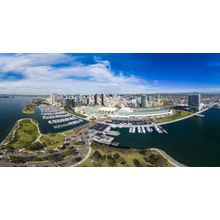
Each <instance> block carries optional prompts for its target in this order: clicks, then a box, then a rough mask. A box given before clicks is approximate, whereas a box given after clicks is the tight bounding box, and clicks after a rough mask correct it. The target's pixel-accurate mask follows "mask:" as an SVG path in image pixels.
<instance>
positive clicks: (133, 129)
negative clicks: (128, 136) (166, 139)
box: [128, 124, 168, 134]
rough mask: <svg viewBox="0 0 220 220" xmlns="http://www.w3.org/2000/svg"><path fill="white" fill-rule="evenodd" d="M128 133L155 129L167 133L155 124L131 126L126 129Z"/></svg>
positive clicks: (148, 131) (149, 131)
mask: <svg viewBox="0 0 220 220" xmlns="http://www.w3.org/2000/svg"><path fill="white" fill-rule="evenodd" d="M128 131H129V133H133V134H134V133H136V132H137V133H139V134H146V133H152V132H153V131H156V132H157V133H159V134H168V132H167V130H166V129H164V128H163V127H161V126H159V125H157V124H151V125H147V126H132V127H129V129H128Z"/></svg>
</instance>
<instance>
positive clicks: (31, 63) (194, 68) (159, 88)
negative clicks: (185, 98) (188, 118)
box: [0, 53, 220, 94]
mask: <svg viewBox="0 0 220 220" xmlns="http://www.w3.org/2000/svg"><path fill="white" fill-rule="evenodd" d="M51 92H59V93H64V94H72V93H81V94H90V93H156V92H161V93H163V92H220V54H180V53H179V54H0V93H20V94H48V93H51Z"/></svg>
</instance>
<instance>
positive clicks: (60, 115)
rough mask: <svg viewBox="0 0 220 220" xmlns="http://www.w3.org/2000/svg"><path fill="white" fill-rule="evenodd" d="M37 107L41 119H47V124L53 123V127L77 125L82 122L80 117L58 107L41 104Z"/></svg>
mask: <svg viewBox="0 0 220 220" xmlns="http://www.w3.org/2000/svg"><path fill="white" fill-rule="evenodd" d="M38 108H39V109H40V111H41V116H42V119H43V120H47V121H48V123H49V124H51V125H53V128H54V129H60V128H64V127H68V126H72V125H77V124H80V123H82V122H83V120H82V119H79V118H77V117H75V116H73V115H71V114H70V113H67V112H65V111H63V110H61V109H60V108H58V107H54V106H50V105H44V104H41V105H39V107H38Z"/></svg>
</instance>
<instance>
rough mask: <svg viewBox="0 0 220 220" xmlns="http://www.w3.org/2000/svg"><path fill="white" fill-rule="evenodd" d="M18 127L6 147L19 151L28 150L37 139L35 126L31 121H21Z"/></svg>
mask: <svg viewBox="0 0 220 220" xmlns="http://www.w3.org/2000/svg"><path fill="white" fill-rule="evenodd" d="M18 123H19V126H18V128H17V129H16V131H15V136H14V139H13V140H12V141H11V142H10V143H9V144H8V146H10V147H13V148H17V149H21V148H28V147H30V145H31V144H32V143H33V142H34V141H35V140H36V139H37V138H38V137H39V135H40V134H39V132H38V129H37V125H36V124H35V123H34V122H33V121H32V119H23V120H21V121H19V122H18Z"/></svg>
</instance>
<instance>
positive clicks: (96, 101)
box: [94, 94, 98, 105]
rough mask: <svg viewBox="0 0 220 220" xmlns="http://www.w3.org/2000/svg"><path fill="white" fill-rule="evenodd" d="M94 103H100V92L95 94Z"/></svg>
mask: <svg viewBox="0 0 220 220" xmlns="http://www.w3.org/2000/svg"><path fill="white" fill-rule="evenodd" d="M94 104H95V105H98V94H95V96H94Z"/></svg>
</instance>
